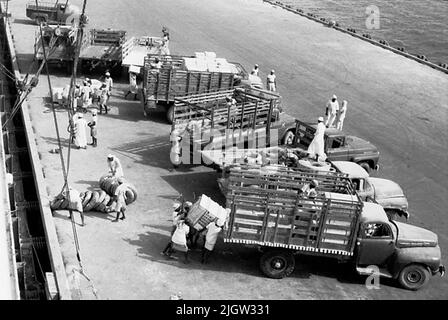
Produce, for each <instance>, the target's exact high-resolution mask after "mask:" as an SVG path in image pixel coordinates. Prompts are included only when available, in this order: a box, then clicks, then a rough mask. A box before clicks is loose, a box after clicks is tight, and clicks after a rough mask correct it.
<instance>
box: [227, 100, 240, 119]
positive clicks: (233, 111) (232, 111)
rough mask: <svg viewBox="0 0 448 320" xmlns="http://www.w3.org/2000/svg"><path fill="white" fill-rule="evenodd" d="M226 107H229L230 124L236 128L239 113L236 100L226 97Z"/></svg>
mask: <svg viewBox="0 0 448 320" xmlns="http://www.w3.org/2000/svg"><path fill="white" fill-rule="evenodd" d="M226 106H227V112H228V115H229V120H230V123H231V124H232V125H233V126H234V125H235V123H236V116H237V112H238V108H237V106H236V100H235V98H233V97H231V96H228V97H226Z"/></svg>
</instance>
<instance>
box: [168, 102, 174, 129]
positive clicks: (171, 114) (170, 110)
mask: <svg viewBox="0 0 448 320" xmlns="http://www.w3.org/2000/svg"><path fill="white" fill-rule="evenodd" d="M166 121H168V123H169V124H173V121H174V105H172V106H170V107H169V108H168V110H167V111H166Z"/></svg>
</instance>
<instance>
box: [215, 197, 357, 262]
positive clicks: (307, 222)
mask: <svg viewBox="0 0 448 320" xmlns="http://www.w3.org/2000/svg"><path fill="white" fill-rule="evenodd" d="M246 189H247V190H245V191H244V192H243V193H242V194H229V197H228V198H227V207H228V208H231V213H230V219H229V226H228V228H227V229H226V233H225V237H224V238H225V239H224V240H225V241H226V242H233V243H245V244H255V245H261V246H270V247H283V248H289V249H294V250H300V251H310V252H317V253H324V254H337V255H352V254H353V247H354V246H353V243H354V242H353V239H354V238H355V235H356V232H357V224H358V218H359V215H360V212H361V210H362V202H360V201H359V200H358V198H357V197H356V196H352V197H348V199H349V200H346V199H332V198H331V194H330V193H325V196H319V197H317V198H315V199H310V198H304V197H301V196H299V195H297V193H295V194H294V193H289V192H283V191H280V192H279V191H277V190H272V192H271V190H269V191H270V192H269V193H264V192H260V190H257V189H253V188H246ZM263 191H264V190H263Z"/></svg>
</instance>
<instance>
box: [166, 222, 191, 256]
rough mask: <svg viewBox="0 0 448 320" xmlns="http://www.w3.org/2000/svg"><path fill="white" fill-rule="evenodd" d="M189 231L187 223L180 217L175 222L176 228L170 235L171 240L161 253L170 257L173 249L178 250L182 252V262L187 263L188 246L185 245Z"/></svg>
mask: <svg viewBox="0 0 448 320" xmlns="http://www.w3.org/2000/svg"><path fill="white" fill-rule="evenodd" d="M189 232H190V227H189V226H188V225H187V223H186V222H185V220H184V219H180V220H179V221H178V222H177V225H176V230H175V231H174V233H173V235H172V236H171V242H170V244H169V245H168V246H167V248H168V249H167V250H166V251H165V250H164V252H163V254H164V255H165V256H167V257H171V255H172V253H173V252H174V251H180V252H183V253H184V258H185V260H184V263H189V262H190V261H189V260H188V246H187V235H188V233H189Z"/></svg>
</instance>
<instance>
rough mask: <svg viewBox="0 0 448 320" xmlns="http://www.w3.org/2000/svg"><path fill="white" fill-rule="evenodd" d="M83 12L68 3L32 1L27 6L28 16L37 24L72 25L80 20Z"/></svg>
mask: <svg viewBox="0 0 448 320" xmlns="http://www.w3.org/2000/svg"><path fill="white" fill-rule="evenodd" d="M80 15H81V11H80V10H79V8H78V7H77V6H75V5H72V4H68V3H59V1H57V2H56V3H54V2H53V3H52V2H40V1H39V2H38V5H37V6H36V2H35V1H30V2H29V3H28V4H27V5H26V16H27V17H28V18H30V19H32V20H34V21H36V23H37V24H41V23H44V24H59V25H71V24H72V23H73V20H74V19H79V17H80Z"/></svg>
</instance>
